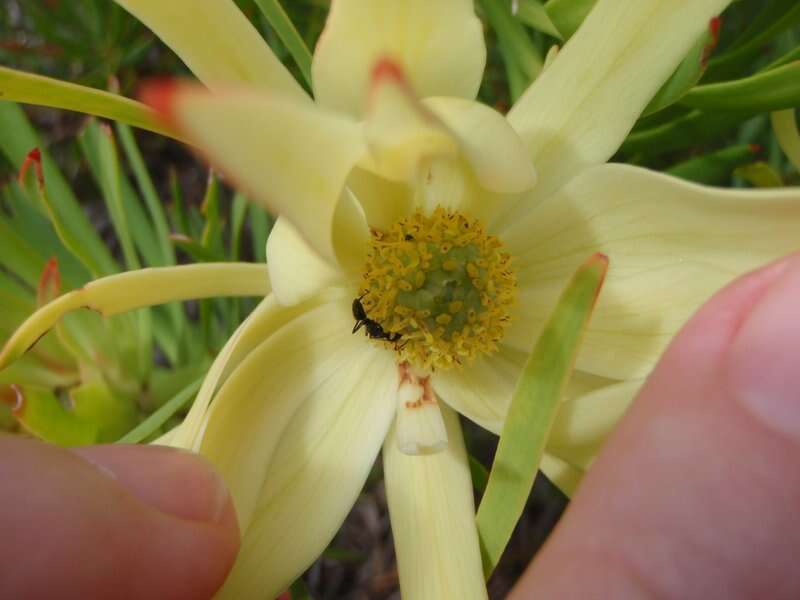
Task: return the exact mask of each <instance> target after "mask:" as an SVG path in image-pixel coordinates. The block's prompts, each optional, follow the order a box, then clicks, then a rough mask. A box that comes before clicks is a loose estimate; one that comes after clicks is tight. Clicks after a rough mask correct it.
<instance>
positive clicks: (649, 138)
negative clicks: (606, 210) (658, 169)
mask: <svg viewBox="0 0 800 600" xmlns="http://www.w3.org/2000/svg"><path fill="white" fill-rule="evenodd" d="M752 115H753V113H752V112H738V111H710V112H705V111H701V110H693V111H691V112H690V113H688V114H686V115H684V116H681V117H678V118H676V119H674V120H672V121H669V122H668V123H664V124H662V125H657V126H655V127H651V128H648V129H642V130H641V131H635V132H634V133H631V134H630V135H629V136H628V138H627V139H626V140H625V141H624V142H623V144H622V147H621V148H620V151H621V152H622V153H623V154H626V155H633V154H642V155H643V156H658V155H660V154H664V153H666V152H672V151H673V150H681V149H683V148H691V147H694V146H697V145H699V144H704V143H706V142H709V141H712V140H714V139H716V138H717V136H719V135H720V134H721V133H723V132H726V131H729V130H731V129H733V128H734V127H736V126H737V125H739V124H741V123H742V122H743V121H745V120H747V119H748V118H749V117H751V116H752Z"/></svg>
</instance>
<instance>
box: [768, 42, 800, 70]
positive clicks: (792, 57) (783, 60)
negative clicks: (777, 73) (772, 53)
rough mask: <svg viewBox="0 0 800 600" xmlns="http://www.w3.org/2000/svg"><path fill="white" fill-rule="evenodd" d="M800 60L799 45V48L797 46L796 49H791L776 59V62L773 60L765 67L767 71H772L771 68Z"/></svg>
mask: <svg viewBox="0 0 800 600" xmlns="http://www.w3.org/2000/svg"><path fill="white" fill-rule="evenodd" d="M798 60H800V46H797V48H795V49H794V50H791V51H789V52H787V53H786V54H784V55H783V56H781V57H780V58H779V59H777V60H775V61H774V62H771V63H770V64H768V65H767V66H766V67H764V70H765V71H770V70H772V69H775V68H777V67H781V66H783V65H787V64H789V63H791V62H795V61H798Z"/></svg>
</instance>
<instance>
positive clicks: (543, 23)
mask: <svg viewBox="0 0 800 600" xmlns="http://www.w3.org/2000/svg"><path fill="white" fill-rule="evenodd" d="M516 17H517V18H518V19H519V20H520V21H522V22H523V23H525V24H526V25H528V26H529V27H533V28H534V29H536V30H537V31H541V32H542V33H546V34H547V35H550V36H553V37H554V38H557V39H559V40H563V39H564V38H563V37H562V35H561V33H560V32H559V31H558V28H557V27H556V26H555V24H554V23H553V21H552V20H551V19H550V15H548V14H547V11H546V10H545V8H544V5H543V4H542V3H541V2H539V0H519V3H518V4H517V12H516Z"/></svg>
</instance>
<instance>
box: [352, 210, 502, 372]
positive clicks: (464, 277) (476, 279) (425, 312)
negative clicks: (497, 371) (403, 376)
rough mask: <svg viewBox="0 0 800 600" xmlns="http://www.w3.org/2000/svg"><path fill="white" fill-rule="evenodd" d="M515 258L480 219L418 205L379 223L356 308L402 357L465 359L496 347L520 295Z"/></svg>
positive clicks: (429, 365) (442, 362) (438, 362)
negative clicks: (385, 225)
mask: <svg viewBox="0 0 800 600" xmlns="http://www.w3.org/2000/svg"><path fill="white" fill-rule="evenodd" d="M510 263H511V256H510V255H509V254H508V253H506V252H503V245H502V243H501V242H500V240H499V239H497V238H496V237H494V236H491V235H488V234H487V233H486V232H485V231H484V230H483V227H482V226H481V224H480V223H479V222H478V221H476V220H474V219H470V218H468V217H465V216H464V215H462V214H460V213H458V212H452V211H449V210H445V209H444V208H441V207H438V208H436V209H435V210H434V212H433V214H432V215H430V216H426V215H424V214H423V213H422V212H420V211H417V212H415V213H414V214H413V215H411V216H408V217H405V218H403V219H401V220H400V221H398V222H397V223H395V224H394V225H392V226H391V228H390V229H389V230H388V231H375V230H373V232H372V243H371V245H370V249H369V253H368V258H367V264H366V267H365V269H364V275H363V278H362V281H361V292H360V293H361V294H362V295H361V298H360V300H359V301H358V303H356V302H354V311H353V312H354V315H356V318H357V319H359V317H360V316H361V313H363V318H361V319H359V321H360V322H363V323H364V325H365V326H366V328H367V335H368V336H369V337H371V338H372V339H374V340H376V341H377V342H378V343H382V344H384V345H388V346H391V347H392V348H393V349H394V350H395V351H396V352H397V353H398V354H399V358H400V360H402V361H408V362H409V363H410V364H411V365H413V366H415V367H417V368H420V369H425V370H433V369H447V368H451V367H454V366H457V365H461V364H464V363H466V362H468V361H470V360H472V359H473V358H475V357H476V356H478V355H480V354H488V353H491V352H494V351H495V350H497V342H499V341H500V339H501V338H502V337H503V333H504V331H505V328H506V327H508V324H509V321H510V314H509V311H510V309H511V307H512V305H513V303H514V300H515V297H516V276H515V274H514V272H513V271H512V270H511V264H510ZM357 304H358V306H356V305H357ZM359 310H360V313H359ZM356 313H359V314H356Z"/></svg>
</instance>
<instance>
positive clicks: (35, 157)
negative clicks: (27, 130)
mask: <svg viewBox="0 0 800 600" xmlns="http://www.w3.org/2000/svg"><path fill="white" fill-rule="evenodd" d="M31 166H33V168H34V170H35V172H36V181H38V182H39V185H40V186H41V185H44V174H43V173H42V153H41V151H40V150H39V149H38V148H34V149H33V150H31V151H30V152H28V155H27V156H26V157H25V160H24V161H23V163H22V166H21V167H20V169H19V175H18V180H19V184H20V185H21V186H24V185H25V176H26V175H27V174H28V169H29V168H30V167H31Z"/></svg>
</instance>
